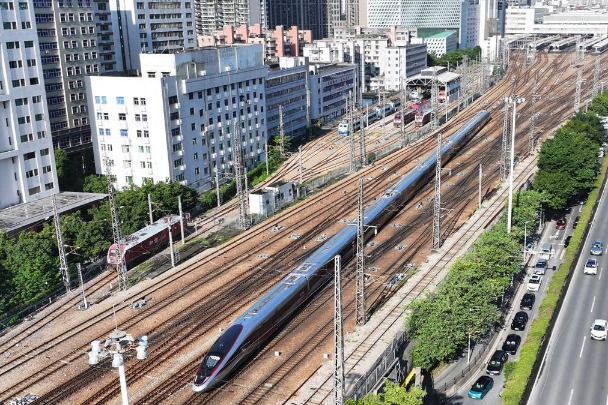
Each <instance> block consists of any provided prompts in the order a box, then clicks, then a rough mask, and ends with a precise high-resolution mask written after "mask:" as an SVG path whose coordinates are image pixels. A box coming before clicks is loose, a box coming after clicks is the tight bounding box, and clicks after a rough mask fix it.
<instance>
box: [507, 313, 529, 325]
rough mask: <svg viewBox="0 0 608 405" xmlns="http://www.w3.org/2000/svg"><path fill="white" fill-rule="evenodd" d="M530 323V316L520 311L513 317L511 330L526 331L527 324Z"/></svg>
mask: <svg viewBox="0 0 608 405" xmlns="http://www.w3.org/2000/svg"><path fill="white" fill-rule="evenodd" d="M527 323H528V314H527V313H525V312H524V311H519V312H518V313H516V314H515V317H513V322H511V329H513V330H524V329H526V324H527Z"/></svg>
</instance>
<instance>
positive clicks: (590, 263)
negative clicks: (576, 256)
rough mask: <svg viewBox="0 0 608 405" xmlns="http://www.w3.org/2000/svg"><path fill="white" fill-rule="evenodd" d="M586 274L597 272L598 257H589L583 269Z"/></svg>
mask: <svg viewBox="0 0 608 405" xmlns="http://www.w3.org/2000/svg"><path fill="white" fill-rule="evenodd" d="M583 273H584V274H597V260H596V259H591V258H589V259H587V263H585V268H584V269H583Z"/></svg>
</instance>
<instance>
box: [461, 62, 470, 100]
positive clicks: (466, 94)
mask: <svg viewBox="0 0 608 405" xmlns="http://www.w3.org/2000/svg"><path fill="white" fill-rule="evenodd" d="M468 61H469V58H468V56H467V55H464V56H463V57H462V63H461V64H460V68H461V70H462V80H461V81H460V87H462V91H463V93H464V108H467V107H468V106H469V90H470V89H469V87H470V86H469V79H470V77H469V72H468V67H469V65H468Z"/></svg>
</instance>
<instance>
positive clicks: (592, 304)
mask: <svg viewBox="0 0 608 405" xmlns="http://www.w3.org/2000/svg"><path fill="white" fill-rule="evenodd" d="M594 305H595V296H594V297H593V302H592V303H591V311H589V312H593V306H594Z"/></svg>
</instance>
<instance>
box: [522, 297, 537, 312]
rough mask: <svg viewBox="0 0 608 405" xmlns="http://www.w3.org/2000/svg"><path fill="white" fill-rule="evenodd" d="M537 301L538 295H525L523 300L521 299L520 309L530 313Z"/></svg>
mask: <svg viewBox="0 0 608 405" xmlns="http://www.w3.org/2000/svg"><path fill="white" fill-rule="evenodd" d="M535 301H536V295H534V293H531V292H528V293H525V294H524V296H523V298H522V299H521V302H520V303H519V308H520V309H526V310H528V311H530V310H531V309H532V307H533V306H534V302H535Z"/></svg>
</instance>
